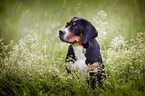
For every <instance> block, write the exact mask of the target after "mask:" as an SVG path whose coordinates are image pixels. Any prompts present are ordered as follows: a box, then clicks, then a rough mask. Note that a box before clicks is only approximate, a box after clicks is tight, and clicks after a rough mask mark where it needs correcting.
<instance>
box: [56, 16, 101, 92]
mask: <svg viewBox="0 0 145 96" xmlns="http://www.w3.org/2000/svg"><path fill="white" fill-rule="evenodd" d="M58 36H59V38H60V40H61V41H62V42H66V43H69V44H70V46H69V48H68V53H67V55H66V69H67V72H68V73H71V72H72V71H73V70H81V71H82V72H83V73H87V72H89V74H90V80H89V82H88V83H89V85H90V87H91V88H92V89H94V88H95V87H96V86H95V85H96V81H98V84H99V85H101V79H102V76H103V75H102V74H103V73H104V65H103V63H102V57H101V54H100V47H99V44H98V42H97V40H96V39H95V38H96V37H97V36H98V32H97V30H96V29H95V27H94V26H93V25H92V24H91V23H90V22H89V21H88V20H86V19H84V18H81V17H73V18H72V19H71V20H70V21H68V22H67V24H66V26H65V28H63V29H60V30H59V35H58Z"/></svg>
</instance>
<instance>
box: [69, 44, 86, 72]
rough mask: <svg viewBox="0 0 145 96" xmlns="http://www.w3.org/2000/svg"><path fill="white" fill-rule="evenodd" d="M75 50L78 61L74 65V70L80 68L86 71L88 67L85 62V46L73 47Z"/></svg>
mask: <svg viewBox="0 0 145 96" xmlns="http://www.w3.org/2000/svg"><path fill="white" fill-rule="evenodd" d="M73 49H74V53H75V56H76V58H77V60H76V61H75V63H74V64H72V68H78V69H81V70H83V71H85V68H86V67H87V65H86V62H85V61H86V56H85V48H84V47H83V46H73Z"/></svg>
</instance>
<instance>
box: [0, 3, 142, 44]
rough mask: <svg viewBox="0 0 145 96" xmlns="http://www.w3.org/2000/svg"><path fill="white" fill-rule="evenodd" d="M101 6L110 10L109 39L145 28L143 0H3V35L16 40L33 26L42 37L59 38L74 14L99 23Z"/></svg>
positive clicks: (0, 32)
mask: <svg viewBox="0 0 145 96" xmlns="http://www.w3.org/2000/svg"><path fill="white" fill-rule="evenodd" d="M100 10H103V11H104V12H106V13H107V18H106V21H107V22H108V24H107V26H106V28H107V37H108V40H109V39H110V40H111V39H112V38H114V37H115V36H116V35H119V34H122V35H124V36H125V37H126V39H131V38H135V37H136V34H137V33H138V32H143V31H145V27H144V26H145V19H144V17H145V1H144V0H0V38H1V39H3V40H4V42H5V43H9V41H10V40H14V41H15V42H17V41H18V40H19V39H21V38H22V37H24V36H25V35H27V33H28V31H29V30H32V29H33V30H37V31H39V33H38V34H39V35H40V36H41V37H42V38H41V39H42V40H45V39H50V40H52V41H53V40H55V41H56V40H58V39H56V38H57V33H58V30H59V29H60V28H62V27H64V25H65V23H66V22H67V21H68V20H69V19H71V18H72V17H73V16H80V17H83V18H86V19H88V20H89V21H91V22H92V23H93V25H94V26H95V27H97V25H99V24H97V22H95V21H94V20H93V18H95V17H96V16H97V13H98V12H99V11H100ZM58 41H59V40H58Z"/></svg>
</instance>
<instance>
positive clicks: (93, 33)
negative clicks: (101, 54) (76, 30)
mask: <svg viewBox="0 0 145 96" xmlns="http://www.w3.org/2000/svg"><path fill="white" fill-rule="evenodd" d="M97 36H98V32H97V30H96V29H95V27H94V26H93V25H92V24H91V23H90V22H87V24H86V26H85V29H84V32H83V43H84V44H86V43H87V42H88V41H90V40H93V39H94V38H96V37H97Z"/></svg>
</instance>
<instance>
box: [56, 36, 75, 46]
mask: <svg viewBox="0 0 145 96" xmlns="http://www.w3.org/2000/svg"><path fill="white" fill-rule="evenodd" d="M58 37H59V39H60V40H61V41H62V42H66V43H70V44H74V43H76V42H77V41H76V40H75V41H73V42H69V41H66V40H64V39H63V38H62V37H61V36H58Z"/></svg>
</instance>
